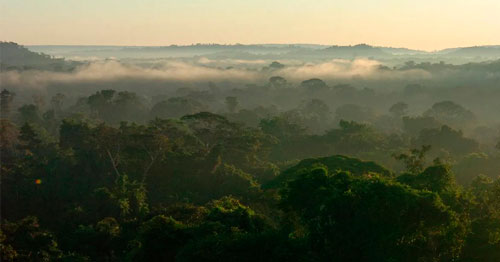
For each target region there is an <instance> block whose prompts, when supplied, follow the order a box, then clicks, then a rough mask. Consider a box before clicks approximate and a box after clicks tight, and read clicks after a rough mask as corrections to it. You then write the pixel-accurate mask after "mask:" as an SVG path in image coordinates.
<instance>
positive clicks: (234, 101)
mask: <svg viewBox="0 0 500 262" xmlns="http://www.w3.org/2000/svg"><path fill="white" fill-rule="evenodd" d="M238 104H239V102H238V98H237V97H235V96H227V97H226V107H227V111H229V112H230V113H234V112H235V111H236V107H238Z"/></svg>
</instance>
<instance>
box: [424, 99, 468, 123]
mask: <svg viewBox="0 0 500 262" xmlns="http://www.w3.org/2000/svg"><path fill="white" fill-rule="evenodd" d="M424 116H430V117H434V118H435V119H437V120H439V121H440V122H442V123H445V124H447V125H450V126H454V127H459V128H464V127H467V126H470V125H472V124H474V123H475V122H476V117H475V115H474V114H473V113H472V112H471V111H469V110H467V109H465V108H464V107H462V106H461V105H459V104H456V103H455V102H453V101H442V102H439V103H435V104H434V105H432V108H430V109H429V110H427V111H426V112H424Z"/></svg>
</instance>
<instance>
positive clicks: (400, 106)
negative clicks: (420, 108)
mask: <svg viewBox="0 0 500 262" xmlns="http://www.w3.org/2000/svg"><path fill="white" fill-rule="evenodd" d="M389 112H390V113H391V114H392V115H393V116H394V117H396V118H401V117H402V116H404V115H406V114H407V113H408V104H406V103H403V102H398V103H396V104H394V105H392V106H391V107H390V108H389Z"/></svg>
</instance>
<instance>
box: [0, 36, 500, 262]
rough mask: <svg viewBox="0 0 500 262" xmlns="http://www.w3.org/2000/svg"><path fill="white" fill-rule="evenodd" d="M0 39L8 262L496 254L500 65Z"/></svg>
mask: <svg viewBox="0 0 500 262" xmlns="http://www.w3.org/2000/svg"><path fill="white" fill-rule="evenodd" d="M0 44H1V45H0V47H2V48H4V49H5V50H10V51H9V53H8V54H5V53H4V54H2V55H1V60H2V61H0V62H2V63H1V64H0V69H2V71H1V72H0V80H2V90H1V93H0V100H1V101H0V102H1V120H0V157H1V159H0V160H1V161H0V164H1V166H0V168H1V170H0V171H1V173H0V179H1V227H0V229H1V230H0V251H1V260H2V261H9V262H18V261H65V262H66V261H74V262H77V261H78V262H80V261H81V262H83V261H103V262H104V261H106V262H109V261H380V262H382V261H383V262H396V261H410V262H411V261H415V262H423V261H425V262H427V261H432V262H438V261H442V262H449V261H456V262H472V261H474V262H475V261H500V179H498V175H500V126H499V124H500V122H499V121H500V119H499V117H498V116H499V115H500V107H499V106H500V104H499V103H497V102H498V101H500V100H499V99H500V89H499V88H498V87H499V86H498V85H499V83H500V81H499V80H500V75H499V74H498V72H500V71H499V70H498V68H499V65H500V61H498V60H492V61H483V62H479V63H468V64H462V65H456V64H447V63H444V62H441V63H431V62H422V60H424V59H426V57H428V56H431V55H432V54H425V55H423V57H421V58H420V59H421V60H420V61H417V62H412V61H406V60H405V62H404V63H403V64H401V63H400V62H401V61H403V59H404V57H401V56H398V55H395V54H391V55H385V53H386V52H389V51H390V50H392V49H383V50H385V51H384V52H382V53H380V50H381V49H380V48H374V47H370V46H366V45H360V46H352V47H330V48H323V49H318V50H309V51H308V52H309V53H307V54H303V55H301V52H303V51H301V49H302V48H299V47H293V46H291V47H279V48H278V47H276V48H277V49H276V48H275V47H266V48H265V49H267V48H275V49H276V50H278V51H279V50H281V49H283V48H284V49H287V50H288V49H291V50H290V52H292V53H293V54H295V52H297V53H296V58H297V59H299V58H300V57H302V56H311V55H314V57H317V59H322V57H323V56H327V55H329V54H335V53H339V52H344V51H346V52H349V53H351V52H354V51H356V52H358V51H359V52H361V51H363V52H362V53H366V52H375V54H377V53H379V54H383V56H384V57H387V56H389V57H390V59H393V60H396V62H397V63H398V66H394V67H389V66H388V65H382V64H379V63H378V62H376V61H374V60H370V59H365V60H359V59H356V58H353V59H354V60H352V61H351V60H333V61H326V62H325V61H320V62H318V61H313V62H314V63H315V64H314V63H313V64H310V63H309V62H307V63H306V62H304V63H302V62H300V63H299V62H293V61H291V60H286V59H282V60H279V61H264V62H263V63H264V66H260V67H259V65H260V64H261V61H253V60H252V61H250V60H247V61H240V60H234V59H235V57H229V58H227V57H226V56H230V54H227V53H223V54H218V55H219V56H220V57H219V60H210V59H216V54H213V56H207V57H208V58H207V57H193V58H189V59H188V58H183V59H179V60H175V61H173V62H172V61H170V60H169V61H168V63H167V62H165V64H163V62H162V61H160V60H154V59H153V60H141V59H137V60H126V59H124V60H121V61H116V60H112V59H110V60H106V61H96V62H88V61H85V62H71V61H68V60H65V59H60V58H54V57H51V56H47V55H43V54H35V53H30V51H29V50H28V49H26V48H23V47H22V46H18V45H16V44H14V43H0ZM75 48H76V47H75ZM193 48H194V49H196V48H208V49H217V50H219V49H220V50H222V49H224V48H225V47H223V46H212V47H203V46H198V47H197V46H193V47H189V48H187V47H186V48H181V47H179V48H177V47H169V48H164V49H165V50H170V49H175V50H177V49H179V50H180V49H182V50H184V49H189V50H191V49H193ZM227 48H230V49H240V48H242V49H244V50H246V49H245V48H249V47H248V46H247V47H238V46H233V47H227ZM255 48H256V49H258V50H261V49H262V48H263V47H262V48H261V47H259V48H257V47H255ZM160 49H161V48H160ZM127 50H129V49H127V48H124V49H123V53H126V51H127ZM131 50H136V49H131ZM138 50H143V48H138ZM148 50H149V49H147V50H146V51H148ZM273 50H274V49H273ZM377 50H378V51H377ZM104 51H105V50H104V49H103V52H104ZM143 51H144V50H143ZM233 51H234V50H233ZM392 51H394V50H392ZM120 52H122V51H120ZM457 52H458V51H457ZM224 54H225V55H226V56H225V55H224ZM152 55H153V54H152ZM285 55H286V53H285V54H282V55H281V54H276V57H277V58H280V57H281V56H285ZM262 56H263V55H262ZM221 57H222V58H221ZM347 57H348V58H346V59H351V55H349V56H347ZM442 57H444V56H439V57H437V58H442ZM209 58H210V59H209ZM240 58H241V57H240ZM258 58H259V59H261V56H258ZM437 58H436V59H437ZM23 59H24V60H23ZM231 59H233V60H231ZM247 59H249V58H247ZM273 59H274V57H273ZM387 59H389V58H387ZM193 61H194V62H193ZM396 62H395V63H396ZM169 63H173V64H169ZM294 63H295V64H294ZM322 70H324V72H326V73H324V74H323V75H321V74H319V73H318V72H322ZM339 70H340V71H339ZM186 72H187V73H186ZM193 75H194V76H195V77H196V81H198V82H196V81H195V80H192V79H191V78H189V77H192V76H193ZM305 75H307V76H308V77H303V76H305ZM332 75H333V76H332ZM323 76H325V77H329V78H324V77H323ZM171 79H176V80H179V79H181V80H182V81H181V80H179V81H177V82H172V81H171ZM186 79H190V80H192V82H189V81H187V80H186ZM193 79H194V78H193ZM242 79H244V80H245V81H253V82H252V83H246V82H245V81H244V80H242ZM262 79H263V80H262ZM212 80H213V81H212Z"/></svg>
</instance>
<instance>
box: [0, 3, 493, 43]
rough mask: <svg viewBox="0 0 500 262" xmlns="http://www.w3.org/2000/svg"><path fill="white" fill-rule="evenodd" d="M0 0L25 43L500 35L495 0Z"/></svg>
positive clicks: (479, 38)
mask: <svg viewBox="0 0 500 262" xmlns="http://www.w3.org/2000/svg"><path fill="white" fill-rule="evenodd" d="M313 3H314V4H311V2H310V1H305V0H286V1H285V0H272V1H264V0H254V1H230V0H211V1H207V0H189V1H180V0H166V1H160V0H141V1H139V0H121V1H118V0H87V1H76V0H44V1H19V0H0V12H1V14H2V15H1V16H0V28H1V30H0V40H3V41H14V42H18V43H20V44H25V45H37V44H57V45H170V44H181V45H184V44H192V43H221V44H234V43H242V44H251V43H315V44H328V45H332V44H338V45H349V44H359V43H368V44H371V45H377V46H398V47H408V48H414V49H423V50H436V49H442V48H446V47H458V46H474V45H493V44H498V43H499V42H500V34H499V33H498V32H499V31H500V19H498V14H499V13H500V1H498V0H477V1H464V0H442V1H431V0H421V1H400V0H399V1H398V0H380V1H376V0H364V1H361V0H349V1H348V0H340V1H326V0H316V1H314V2H313Z"/></svg>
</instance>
